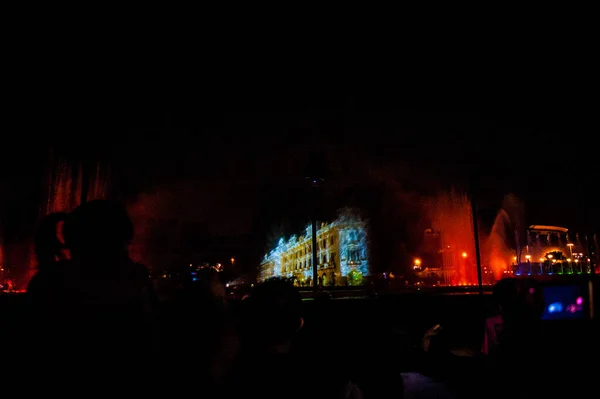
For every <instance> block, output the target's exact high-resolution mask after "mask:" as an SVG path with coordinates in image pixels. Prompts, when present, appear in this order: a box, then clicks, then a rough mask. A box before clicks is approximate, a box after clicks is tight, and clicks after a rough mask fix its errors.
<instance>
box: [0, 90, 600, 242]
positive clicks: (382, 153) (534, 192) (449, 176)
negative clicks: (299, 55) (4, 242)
mask: <svg viewBox="0 0 600 399" xmlns="http://www.w3.org/2000/svg"><path fill="white" fill-rule="evenodd" d="M376 94H379V95H372V93H365V94H364V95H363V94H362V93H361V94H360V95H349V96H346V95H337V94H335V95H331V94H324V93H314V95H312V94H306V93H303V95H298V96H296V95H294V93H288V94H287V95H285V96H280V97H278V96H276V95H273V96H266V95H256V96H253V95H251V94H245V95H240V96H236V95H234V94H233V93H220V95H219V96H218V97H214V98H211V97H210V96H209V95H204V96H203V97H201V96H198V98H190V99H189V100H188V99H187V97H186V98H184V99H179V100H178V101H177V103H170V104H166V105H164V101H161V102H156V103H150V104H149V103H148V101H144V102H136V101H135V100H134V99H133V98H131V99H129V98H126V99H124V100H123V99H121V101H119V102H118V103H116V104H113V103H106V102H102V101H91V102H90V103H89V104H86V103H85V102H84V103H83V104H79V103H77V104H75V103H73V102H68V103H66V104H68V106H64V107H63V106H61V105H57V104H54V105H53V106H51V107H48V108H46V107H40V106H37V107H34V108H32V109H33V110H35V111H22V110H20V111H19V112H16V113H15V115H14V119H15V120H17V121H18V122H19V123H17V124H11V128H10V129H13V130H15V133H17V135H18V137H17V138H16V144H15V145H14V146H12V147H11V149H10V150H8V149H7V148H6V147H4V150H3V157H2V164H3V171H2V175H3V179H4V180H5V182H7V183H5V184H4V185H3V193H4V199H3V207H4V209H5V211H4V212H5V213H4V214H5V215H6V214H7V213H10V212H8V211H7V209H15V207H18V205H19V204H22V203H23V202H24V198H28V197H25V194H26V193H30V192H33V191H35V189H34V188H31V187H34V186H35V184H31V182H34V181H35V180H32V179H35V178H36V176H38V175H39V173H40V165H41V164H42V163H43V162H41V161H40V160H43V159H44V158H45V156H46V155H45V154H47V149H48V148H49V146H54V147H57V148H60V149H61V152H63V153H64V154H66V155H67V156H69V157H74V158H77V157H79V158H95V159H104V160H107V161H109V162H110V163H111V164H112V165H113V166H112V167H113V171H114V176H115V177H116V178H117V180H118V185H119V187H120V191H121V192H122V193H124V194H126V196H127V197H128V198H129V199H136V198H137V200H138V201H149V202H152V203H153V204H154V205H156V204H157V203H158V202H160V206H159V208H160V209H161V212H163V213H170V214H172V216H169V217H172V218H173V219H187V220H193V221H195V222H196V223H197V224H198V225H201V226H202V230H203V231H204V232H205V233H206V234H210V235H219V236H228V237H231V236H245V235H248V234H251V233H254V235H255V236H256V238H255V240H254V241H251V242H250V244H248V243H246V245H247V246H248V245H253V246H255V247H256V246H260V245H263V246H264V244H261V243H264V236H265V235H269V234H270V233H269V231H271V230H272V229H273V226H274V225H276V224H278V223H280V222H281V221H282V220H283V219H291V220H293V221H294V222H292V225H294V226H295V225H298V224H299V223H300V222H298V221H299V220H303V218H305V216H306V207H305V200H306V196H305V189H304V186H303V185H304V179H303V178H304V175H305V174H306V168H307V165H308V163H309V158H310V156H311V154H318V157H319V158H320V159H323V160H325V163H326V164H327V174H328V175H327V178H328V179H327V185H328V186H329V187H333V189H332V190H333V191H334V192H335V194H334V195H333V196H332V197H331V198H335V200H334V202H335V204H332V206H337V205H343V204H344V198H350V199H349V200H348V201H350V202H352V198H354V199H355V198H356V196H357V193H356V192H357V191H359V189H362V190H363V191H364V192H363V193H362V194H361V197H366V198H368V195H370V194H369V190H370V187H371V186H370V185H369V184H371V183H370V181H372V180H373V179H375V180H377V179H379V180H382V181H386V180H387V181H388V183H389V184H392V183H391V182H394V183H393V184H397V185H398V187H400V188H398V190H399V191H404V190H406V191H421V190H424V191H427V190H432V189H433V188H434V187H435V186H436V183H441V184H443V185H449V184H450V183H452V182H457V184H461V182H462V183H464V182H465V181H467V180H468V178H469V177H473V178H475V179H476V181H477V182H478V192H479V198H480V201H481V208H482V210H483V213H484V214H491V213H493V212H495V209H496V208H497V207H498V206H499V204H500V203H501V201H502V197H503V195H504V194H507V193H510V192H512V193H515V194H516V195H517V196H518V197H519V198H521V199H522V200H523V201H524V203H525V206H526V217H527V222H528V223H539V224H557V225H564V226H567V227H573V228H576V229H584V228H586V229H589V230H597V226H598V225H599V224H600V215H599V210H598V205H597V204H598V194H597V181H598V180H597V178H598V161H597V156H598V155H600V154H599V151H598V146H597V144H595V140H594V139H593V137H594V135H591V136H590V133H595V132H597V131H598V126H597V122H595V121H594V118H593V116H594V115H593V114H592V113H591V112H590V111H589V110H586V109H581V108H578V107H576V106H574V105H572V106H563V107H559V106H555V107H547V106H546V105H545V103H538V104H537V106H535V107H529V108H528V107H524V106H521V105H519V104H516V105H515V106H514V107H512V108H511V107H508V106H507V105H508V104H506V103H504V104H503V107H500V105H498V104H497V103H484V104H480V106H479V107H477V108H473V107H471V108H468V107H467V108H465V109H466V111H448V109H451V108H452V104H446V106H445V107H441V108H439V107H429V108H428V107H424V108H406V107H404V106H400V105H396V104H395V103H394V101H393V99H392V98H388V97H385V96H383V95H381V93H376ZM229 96H230V97H231V98H230V97H229ZM129 100H131V101H129ZM34 136H35V140H33V139H32V138H33V137H34ZM9 166H10V167H9ZM374 176H375V177H374ZM398 181H402V183H401V184H398V183H397V182H398ZM432 182H433V183H432ZM353 187H354V188H353ZM584 192H585V193H587V196H588V199H587V200H584V197H583V195H582V193H584ZM22 193H23V194H22ZM157 193H158V194H157ZM157 195H158V196H159V197H160V199H157ZM372 195H377V192H375V191H374V192H373V193H372ZM183 198H185V201H183ZM362 201H363V202H364V201H365V200H364V199H363V200H362ZM367 201H368V199H367ZM25 202H26V201H25ZM586 209H587V218H586V217H585V213H584V211H585V210H586ZM300 224H301V223H300ZM233 246H235V245H233ZM235 250H236V249H231V251H235ZM244 250H247V248H245V249H244V248H242V249H239V250H238V251H244ZM260 250H262V248H259V250H258V252H260Z"/></svg>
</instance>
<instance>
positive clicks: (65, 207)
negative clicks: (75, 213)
mask: <svg viewBox="0 0 600 399" xmlns="http://www.w3.org/2000/svg"><path fill="white" fill-rule="evenodd" d="M90 169H91V170H86V169H85V168H84V165H83V164H82V163H69V162H68V161H67V160H65V159H61V158H59V159H57V160H56V161H55V160H53V159H51V162H50V167H49V173H48V177H47V181H46V184H45V189H46V193H45V194H46V195H45V197H46V201H45V203H46V206H45V208H43V209H42V216H43V215H47V214H49V213H52V212H69V211H71V210H73V209H74V208H76V207H77V206H78V205H80V204H81V203H82V201H91V200H95V199H106V197H107V193H108V180H109V172H108V168H107V167H106V165H104V164H102V163H100V162H97V163H95V165H93V168H90Z"/></svg>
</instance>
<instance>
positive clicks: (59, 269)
mask: <svg viewBox="0 0 600 399" xmlns="http://www.w3.org/2000/svg"><path fill="white" fill-rule="evenodd" d="M66 218H67V214H66V213H64V212H56V213H51V214H49V215H46V216H45V217H44V218H43V219H42V222H41V223H40V226H39V228H38V231H37V233H36V236H35V239H34V251H35V257H36V261H37V272H36V274H35V275H34V276H33V277H32V279H31V280H30V281H29V284H28V285H27V294H28V296H29V297H30V300H31V301H32V302H34V303H35V304H36V305H40V306H41V305H44V304H48V301H49V299H50V298H49V297H48V295H50V294H51V293H52V292H54V291H55V290H54V289H53V287H55V286H56V284H59V283H60V278H61V277H62V273H63V272H64V270H63V268H64V266H65V265H64V262H65V261H66V260H67V256H66V253H65V249H66V247H65V243H64V242H63V241H61V238H60V237H59V234H58V230H59V228H60V225H61V224H63V223H64V221H65V220H66Z"/></svg>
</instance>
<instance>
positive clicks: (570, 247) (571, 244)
mask: <svg viewBox="0 0 600 399" xmlns="http://www.w3.org/2000/svg"><path fill="white" fill-rule="evenodd" d="M573 245H575V244H573V243H572V242H570V243H568V244H567V247H569V251H571V258H572V257H573Z"/></svg>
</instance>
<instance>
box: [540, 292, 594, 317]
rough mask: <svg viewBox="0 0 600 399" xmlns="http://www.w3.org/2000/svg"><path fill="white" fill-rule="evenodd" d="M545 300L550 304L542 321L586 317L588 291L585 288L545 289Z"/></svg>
mask: <svg viewBox="0 0 600 399" xmlns="http://www.w3.org/2000/svg"><path fill="white" fill-rule="evenodd" d="M544 299H545V301H546V303H547V304H548V305H547V306H546V309H544V313H543V315H542V319H544V320H572V319H583V318H585V317H586V308H585V306H586V303H587V299H588V296H587V290H586V288H585V287H583V286H578V285H567V286H549V287H544Z"/></svg>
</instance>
